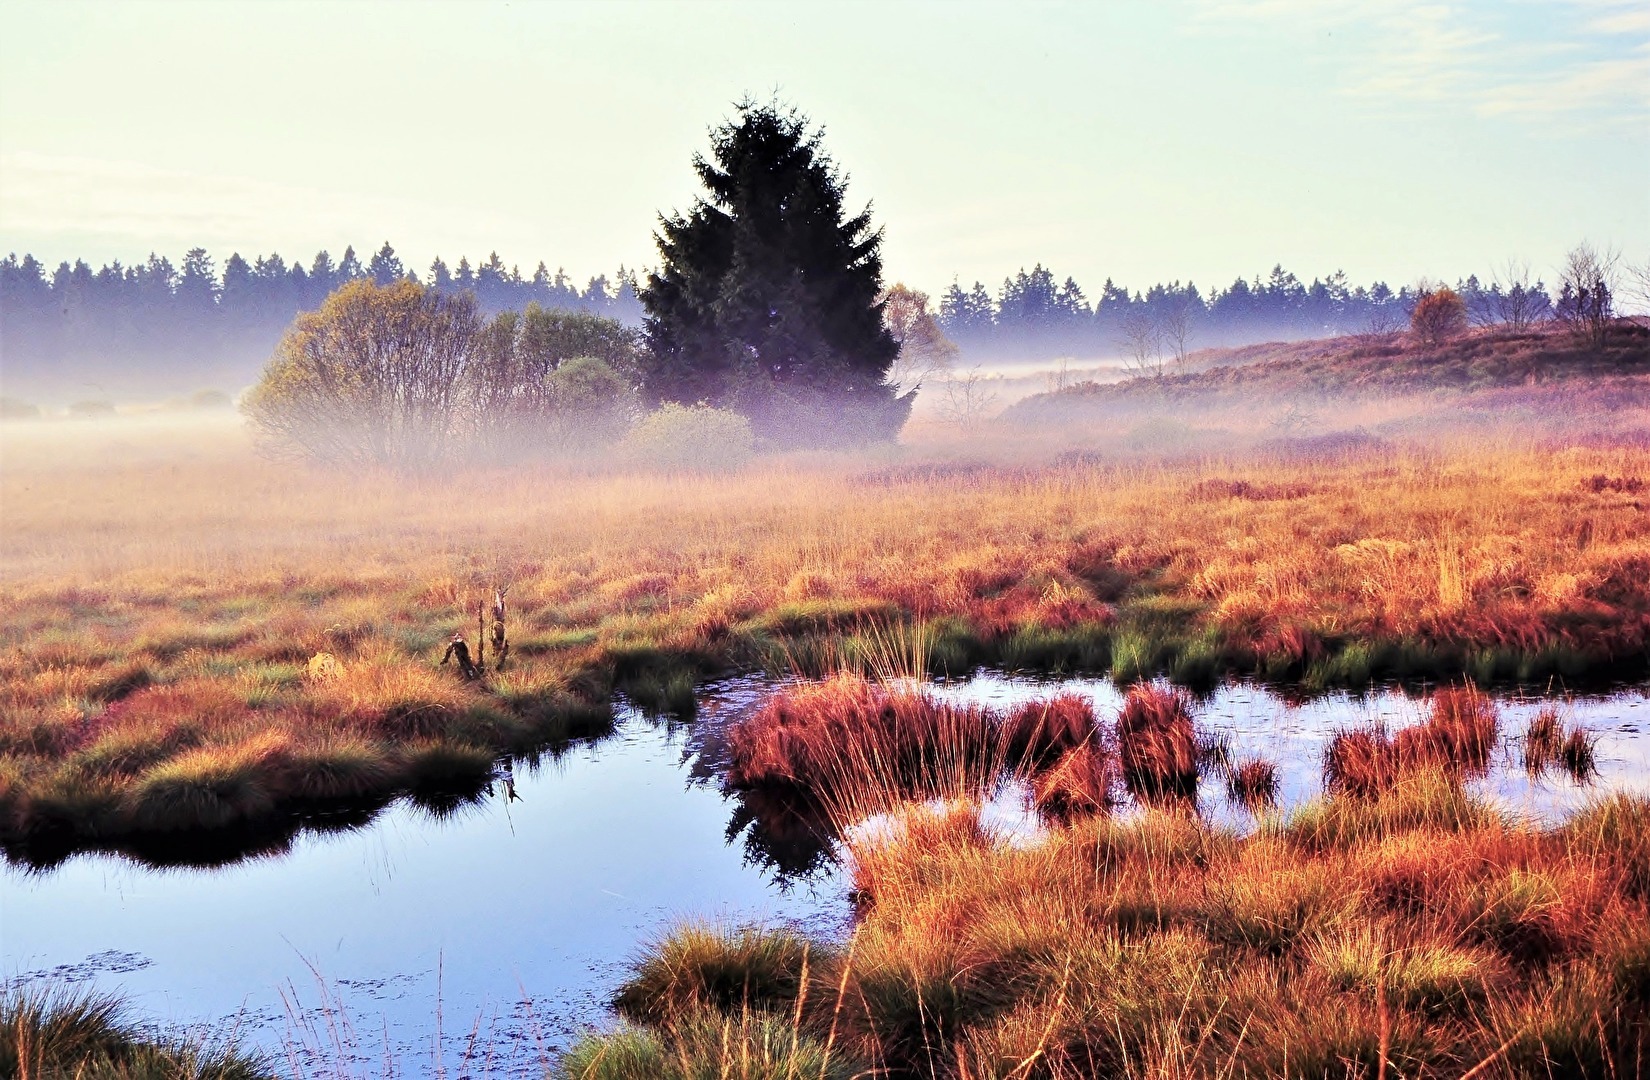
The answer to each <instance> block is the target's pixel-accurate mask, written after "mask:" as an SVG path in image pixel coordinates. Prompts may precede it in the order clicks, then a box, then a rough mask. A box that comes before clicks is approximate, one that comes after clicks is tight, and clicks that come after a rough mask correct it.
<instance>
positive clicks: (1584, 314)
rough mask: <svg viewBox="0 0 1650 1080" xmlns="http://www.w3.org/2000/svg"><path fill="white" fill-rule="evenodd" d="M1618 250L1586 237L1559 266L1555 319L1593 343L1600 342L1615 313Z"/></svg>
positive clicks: (1578, 335)
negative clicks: (1598, 246)
mask: <svg viewBox="0 0 1650 1080" xmlns="http://www.w3.org/2000/svg"><path fill="white" fill-rule="evenodd" d="M1620 260H1621V253H1620V252H1619V251H1617V250H1616V249H1614V248H1605V249H1603V250H1599V249H1597V248H1595V247H1593V245H1592V244H1590V243H1588V242H1587V241H1585V240H1584V241H1582V242H1581V243H1579V244H1577V245H1576V246H1575V247H1573V248H1571V249H1570V253H1569V254H1568V255H1566V256H1565V258H1564V265H1563V266H1562V267H1561V268H1560V269H1559V272H1558V281H1559V294H1558V303H1557V305H1556V306H1555V314H1556V315H1557V317H1558V320H1559V321H1560V322H1561V323H1563V324H1564V325H1565V326H1567V327H1569V328H1570V330H1571V332H1573V333H1574V334H1575V335H1576V336H1577V337H1579V338H1581V339H1582V340H1583V341H1586V342H1587V343H1588V344H1590V345H1593V346H1594V347H1600V346H1602V345H1603V344H1604V341H1605V338H1606V337H1607V336H1608V334H1609V332H1610V322H1611V320H1612V319H1613V318H1614V317H1615V294H1616V277H1617V274H1616V266H1617V264H1618V263H1619V262H1620Z"/></svg>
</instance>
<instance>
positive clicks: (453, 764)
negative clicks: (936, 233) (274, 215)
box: [0, 417, 1650, 857]
mask: <svg viewBox="0 0 1650 1080" xmlns="http://www.w3.org/2000/svg"><path fill="white" fill-rule="evenodd" d="M1614 422H1617V423H1619V422H1624V421H1621V418H1620V417H1618V418H1617V420H1616V421H1614ZM101 430H103V429H93V431H92V433H79V434H77V435H76V436H75V438H74V440H73V441H62V440H65V439H68V438H69V436H67V435H62V434H60V433H56V432H54V431H50V430H45V429H42V430H40V431H34V430H31V431H29V432H24V433H21V434H19V433H18V432H16V431H8V432H6V433H5V434H4V438H5V440H6V442H5V445H4V450H5V469H4V471H3V472H0V502H3V503H4V505H5V508H6V511H5V530H4V533H3V535H0V566H3V567H4V580H3V583H0V646H3V652H0V839H3V840H4V842H5V843H6V844H7V846H8V849H9V850H12V851H13V852H14V853H17V852H19V851H22V850H24V849H25V848H31V849H35V850H40V851H44V852H45V853H46V855H47V856H48V857H56V854H54V853H57V854H60V853H63V852H67V851H71V850H75V849H76V848H79V847H86V846H104V847H108V846H116V847H130V846H132V845H134V844H138V843H140V842H163V841H165V840H166V838H168V837H174V836H177V835H180V834H183V833H194V832H198V831H199V830H202V829H208V830H212V831H214V832H216V833H218V834H221V835H228V834H231V833H234V832H235V831H236V830H241V831H243V832H245V833H247V834H249V837H248V838H247V839H245V840H237V841H235V843H246V842H256V843H265V844H268V843H279V842H280V837H281V836H282V835H283V830H285V829H287V828H288V825H289V823H290V822H292V821H294V820H303V819H304V817H305V815H310V814H312V813H313V812H314V811H315V810H316V809H323V810H327V811H329V812H333V813H336V812H340V811H341V810H343V809H349V810H350V811H351V812H361V810H360V808H361V807H362V806H367V807H369V808H370V806H371V805H373V804H374V803H375V801H376V802H377V803H379V804H381V803H382V801H383V800H386V799H388V798H391V797H393V796H395V795H396V794H397V793H400V792H408V791H414V792H416V791H420V790H423V791H428V792H431V793H432V794H433V795H434V796H436V797H438V798H439V797H445V796H444V793H446V792H451V791H453V790H457V791H459V792H462V791H464V790H466V789H474V788H475V787H476V786H477V785H481V784H485V782H486V777H487V773H488V771H489V769H490V768H491V761H492V760H493V758H494V756H495V755H497V754H501V753H511V752H522V751H527V750H531V749H534V748H543V747H552V748H554V747H555V746H557V745H561V744H562V743H563V742H564V741H565V740H567V739H570V738H576V737H580V736H584V735H589V734H599V733H601V732H603V731H605V730H607V729H608V726H609V725H610V723H611V714H610V711H609V702H610V701H611V700H612V698H613V696H614V695H615V694H616V693H623V694H626V695H628V696H629V697H630V699H632V700H634V701H636V702H638V703H639V704H642V705H643V706H644V707H647V708H652V709H662V710H675V711H682V710H688V709H691V707H692V706H691V701H692V686H693V683H694V681H695V680H696V679H701V678H704V677H705V676H707V675H709V674H711V673H714V672H724V671H733V670H759V669H764V668H767V669H773V670H780V671H793V670H800V671H803V672H809V673H818V672H823V671H829V670H836V669H840V668H845V667H846V668H855V667H860V668H871V669H874V668H876V667H878V666H879V665H881V664H885V663H886V662H887V661H888V660H889V658H890V657H895V658H906V657H910V656H912V655H913V654H916V655H917V657H918V659H919V660H920V662H921V663H923V664H924V665H925V666H927V667H928V668H930V669H931V670H948V671H952V672H958V671H962V670H965V669H967V668H969V667H971V666H973V665H976V664H980V663H994V664H1002V665H1005V666H1008V667H1012V668H1020V669H1025V670H1039V671H1058V670H1067V671H1070V670H1078V669H1082V670H1091V671H1105V670H1109V671H1111V672H1113V673H1114V674H1116V675H1117V676H1118V677H1120V678H1123V679H1132V678H1135V677H1138V676H1141V675H1145V674H1150V673H1154V672H1166V673H1168V674H1169V675H1171V676H1172V677H1174V678H1175V679H1177V680H1178V681H1180V682H1182V683H1184V684H1187V685H1193V686H1197V685H1207V684H1209V683H1211V682H1213V681H1214V680H1216V679H1218V678H1220V677H1222V676H1224V675H1228V674H1256V675H1260V676H1262V677H1266V678H1271V679H1277V680H1285V681H1288V682H1289V683H1291V684H1292V685H1295V686H1297V687H1299V688H1301V689H1302V691H1303V692H1307V693H1310V692H1313V691H1316V690H1322V689H1327V688H1333V687H1339V686H1350V687H1360V686H1364V685H1368V684H1369V683H1370V682H1371V681H1373V680H1377V679H1385V678H1430V679H1449V678H1459V677H1462V676H1465V677H1468V678H1471V679H1475V680H1477V681H1479V682H1482V683H1492V682H1496V681H1507V680H1514V679H1522V680H1527V681H1544V680H1548V679H1553V678H1558V679H1562V680H1565V681H1566V682H1567V683H1569V684H1571V685H1573V684H1574V683H1575V682H1576V681H1579V680H1586V679H1589V678H1596V679H1602V678H1606V677H1610V676H1613V675H1621V674H1626V675H1637V674H1640V673H1642V672H1643V671H1644V670H1645V667H1646V660H1647V649H1646V643H1647V641H1650V515H1647V514H1646V512H1645V509H1644V507H1645V505H1646V500H1647V499H1650V495H1647V494H1646V492H1645V489H1644V484H1645V480H1644V478H1646V477H1650V450H1646V449H1645V444H1644V443H1643V442H1642V441H1639V442H1634V441H1633V440H1632V439H1628V438H1625V437H1623V438H1619V439H1616V440H1614V441H1613V442H1607V443H1601V442H1600V441H1599V440H1597V439H1592V440H1587V441H1580V442H1576V443H1575V444H1555V443H1554V442H1553V441H1552V438H1551V437H1550V436H1549V435H1546V434H1543V435H1542V436H1541V437H1540V438H1533V437H1529V436H1528V434H1527V433H1513V432H1502V433H1499V434H1496V435H1494V436H1493V437H1491V436H1485V435H1482V434H1475V435H1472V436H1470V437H1469V436H1456V437H1450V438H1441V437H1428V438H1427V439H1424V440H1421V439H1412V440H1404V439H1398V438H1379V439H1367V438H1366V439H1362V440H1357V439H1354V440H1352V441H1350V442H1348V441H1347V440H1344V439H1342V440H1340V441H1336V439H1329V440H1327V441H1320V442H1317V443H1311V442H1310V441H1309V442H1308V443H1307V444H1302V443H1301V442H1300V441H1299V440H1296V441H1295V442H1293V443H1290V444H1289V446H1288V447H1284V448H1280V447H1279V446H1278V445H1277V444H1276V440H1275V439H1271V437H1270V436H1263V435H1262V434H1261V433H1257V434H1256V436H1255V438H1254V439H1253V440H1252V441H1251V443H1250V444H1247V446H1246V447H1239V448H1236V449H1231V450H1227V451H1222V452H1220V453H1218V454H1208V455H1192V454H1188V453H1178V452H1177V453H1166V452H1161V451H1152V452H1147V451H1142V450H1140V449H1138V448H1137V447H1135V446H1134V444H1133V443H1131V442H1130V441H1129V439H1127V438H1122V437H1113V436H1112V435H1111V434H1110V433H1108V431H1106V430H1096V431H1088V432H1082V433H1079V434H1081V435H1082V437H1083V438H1084V439H1085V440H1086V445H1088V446H1089V447H1090V449H1088V450H1085V451H1084V452H1083V453H1082V454H1076V455H1073V454H1064V455H1058V454H1055V453H1052V452H1050V448H1049V447H1046V446H1035V447H1027V446H1024V445H1021V444H1019V443H1016V442H1013V441H998V442H992V441H989V440H984V441H982V440H975V441H973V442H971V443H970V444H969V449H970V451H972V452H975V453H979V454H989V455H991V458H989V459H985V460H968V461H959V460H958V459H957V458H956V457H955V456H952V457H946V456H945V455H946V454H947V453H949V452H951V451H954V450H955V449H956V447H955V445H954V444H951V443H940V442H934V443H931V444H918V445H915V446H913V447H910V448H906V449H904V450H898V451H894V450H890V451H887V452H885V453H883V454H882V455H881V456H876V455H870V456H860V457H835V458H826V459H819V460H799V459H772V460H768V461H766V462H763V463H761V464H759V465H757V466H753V467H750V468H747V469H745V470H743V471H740V472H737V473H733V474H725V475H703V474H661V473H645V472H624V471H602V470H590V469H583V470H581V469H573V468H557V467H551V466H521V467H518V468H512V469H511V470H509V471H502V472H499V473H495V474H475V475H466V476H465V477H463V478H461V481H460V480H455V479H453V478H431V479H428V480H424V481H416V480H407V479H401V478H395V477H387V476H371V475H344V474H337V473H312V472H306V471H304V470H301V469H295V468H293V467H291V466H285V465H279V464H276V463H271V462H265V461H261V460H259V459H257V458H255V457H253V456H251V455H250V453H249V452H248V451H247V449H246V447H245V446H244V443H243V442H242V441H241V438H242V437H241V436H240V435H239V434H238V432H236V431H235V430H233V429H225V430H221V431H204V432H202V431H196V430H194V429H190V430H188V431H186V432H183V433H173V434H167V433H160V434H154V433H151V434H149V435H145V434H143V433H142V431H139V430H138V429H133V430H131V431H128V430H126V429H118V428H117V429H110V433H109V434H107V435H105V436H101V437H102V438H104V439H106V440H107V441H105V442H102V443H100V442H98V439H99V438H100V436H98V435H97V434H96V431H101ZM1068 434H1071V433H1068ZM1072 437H1076V436H1075V435H1072ZM145 440H147V441H145ZM168 440H170V441H168ZM665 523H668V524H665ZM501 585H505V586H508V590H509V591H508V600H509V607H510V615H509V625H510V639H511V643H512V648H511V653H510V658H509V662H508V664H507V665H506V667H505V669H504V670H503V671H501V672H498V673H495V674H490V675H489V676H488V677H487V678H486V679H485V680H483V681H479V682H466V681H464V680H462V679H460V678H459V677H457V676H456V675H455V674H454V673H453V669H452V667H451V665H449V666H448V667H446V668H442V667H440V666H439V665H438V661H439V659H440V657H441V654H442V650H443V648H444V646H445V643H446V641H447V639H448V638H449V637H450V636H451V635H452V634H453V633H454V632H455V631H464V632H466V633H468V634H473V633H474V630H475V625H476V610H477V605H478V604H479V603H481V602H482V601H484V600H486V599H488V598H490V597H491V596H492V593H493V590H494V588H495V587H498V586H501ZM320 654H325V655H326V657H329V658H330V659H327V660H322V661H316V657H317V656H318V655H320ZM294 815H296V818H295V817H294ZM336 820H344V821H347V820H348V818H347V817H344V818H339V819H336ZM231 846H233V845H231ZM156 857H161V856H159V855H157V856H156Z"/></svg>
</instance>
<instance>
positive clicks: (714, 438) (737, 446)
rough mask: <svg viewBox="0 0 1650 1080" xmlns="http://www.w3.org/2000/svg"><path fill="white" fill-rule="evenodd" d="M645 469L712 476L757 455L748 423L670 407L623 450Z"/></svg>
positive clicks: (645, 421) (651, 417)
mask: <svg viewBox="0 0 1650 1080" xmlns="http://www.w3.org/2000/svg"><path fill="white" fill-rule="evenodd" d="M620 449H621V451H622V452H623V454H624V456H625V457H626V458H627V459H629V460H630V461H633V462H636V463H638V464H642V465H651V466H655V467H659V468H665V469H684V470H690V471H699V472H714V471H719V470H724V469H737V468H738V467H739V466H741V465H743V464H744V463H745V462H747V461H749V460H750V458H751V455H752V454H753V453H755V450H756V436H755V434H754V433H753V432H752V431H751V424H750V421H749V420H747V419H745V418H744V417H743V416H740V415H739V414H738V413H736V412H731V411H729V410H727V409H715V408H711V407H710V406H709V405H694V406H691V407H688V406H684V405H676V404H673V403H671V404H666V405H663V406H661V407H660V408H659V409H658V410H656V411H654V412H651V413H649V414H648V415H647V416H645V417H643V418H642V420H641V422H640V423H638V424H637V425H636V426H635V427H634V428H632V429H631V430H630V433H629V434H628V435H626V436H625V438H624V442H623V443H622V444H621V446H620Z"/></svg>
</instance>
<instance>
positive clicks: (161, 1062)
mask: <svg viewBox="0 0 1650 1080" xmlns="http://www.w3.org/2000/svg"><path fill="white" fill-rule="evenodd" d="M276 1075H277V1073H276V1070H275V1068H274V1066H273V1064H272V1063H271V1062H269V1061H266V1060H265V1059H264V1058H262V1057H261V1056H259V1055H257V1054H253V1053H249V1052H247V1051H244V1050H242V1049H241V1048H240V1047H239V1046H238V1045H236V1043H235V1042H234V1041H233V1040H232V1039H222V1038H214V1037H210V1036H204V1037H194V1038H188V1037H178V1038H173V1039H156V1038H154V1037H152V1036H149V1035H145V1034H142V1033H140V1032H139V1031H138V1030H137V1028H136V1027H135V1026H134V1025H133V1024H132V1023H131V1022H130V1021H129V1020H128V1019H127V1017H126V1013H125V1009H124V1007H123V1006H122V1004H121V1002H120V1001H119V999H117V998H114V997H110V996H108V995H102V994H93V993H85V992H81V991H78V990H75V989H72V988H67V987H63V986H58V985H48V984H44V983H23V982H7V983H0V1076H7V1077H15V1078H16V1080H70V1078H77V1080H273V1078H274V1077H275V1076H276Z"/></svg>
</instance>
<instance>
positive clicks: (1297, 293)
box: [938, 263, 1554, 356]
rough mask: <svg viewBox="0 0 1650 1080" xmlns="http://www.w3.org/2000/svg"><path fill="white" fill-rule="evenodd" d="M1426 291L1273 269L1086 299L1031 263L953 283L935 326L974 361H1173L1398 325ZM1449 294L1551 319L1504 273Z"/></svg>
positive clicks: (1547, 300) (1525, 284)
mask: <svg viewBox="0 0 1650 1080" xmlns="http://www.w3.org/2000/svg"><path fill="white" fill-rule="evenodd" d="M1436 287H1437V285H1436V283H1424V282H1423V283H1421V284H1419V285H1403V286H1400V287H1399V288H1398V289H1396V290H1395V289H1393V288H1392V287H1391V286H1389V285H1388V284H1387V283H1386V282H1384V281H1376V282H1374V283H1373V284H1371V285H1368V286H1364V285H1353V284H1352V283H1351V282H1350V281H1349V280H1348V279H1347V276H1346V274H1345V273H1343V272H1341V271H1336V272H1335V273H1333V274H1330V275H1328V276H1326V277H1315V278H1313V279H1312V281H1311V283H1310V284H1307V283H1305V282H1302V281H1301V280H1300V278H1298V277H1296V276H1295V275H1294V274H1292V273H1290V272H1289V271H1287V270H1285V269H1284V268H1283V267H1282V266H1281V265H1280V266H1274V267H1273V268H1272V272H1271V273H1270V274H1269V275H1268V276H1266V277H1265V278H1262V277H1260V276H1258V275H1257V276H1256V277H1255V278H1254V279H1253V280H1249V281H1246V280H1244V279H1243V278H1241V277H1240V278H1238V279H1236V280H1235V281H1233V282H1232V284H1231V285H1229V286H1227V287H1226V288H1224V289H1220V288H1216V289H1212V290H1210V291H1208V292H1206V293H1205V292H1203V291H1202V290H1200V289H1199V288H1198V286H1197V285H1196V284H1194V283H1192V282H1187V283H1185V284H1181V283H1180V282H1179V281H1173V282H1169V283H1166V284H1164V283H1159V284H1156V285H1152V286H1151V287H1150V288H1148V289H1146V290H1145V291H1144V292H1141V291H1134V292H1130V290H1129V289H1127V288H1125V287H1124V286H1121V285H1118V284H1116V283H1115V282H1113V280H1112V279H1111V278H1107V279H1106V281H1105V284H1104V285H1102V286H1101V287H1100V292H1099V294H1098V295H1097V296H1095V297H1094V298H1093V300H1092V301H1091V300H1090V298H1089V295H1088V294H1087V293H1086V292H1085V291H1084V289H1083V287H1082V286H1080V285H1079V284H1078V283H1077V282H1076V281H1075V280H1073V279H1072V278H1070V277H1067V278H1065V280H1064V281H1061V280H1059V279H1057V278H1056V277H1055V275H1054V273H1053V271H1051V270H1049V269H1047V268H1045V267H1044V266H1043V265H1042V264H1040V263H1039V264H1037V265H1036V266H1034V267H1033V268H1032V269H1031V270H1030V271H1027V270H1025V269H1024V268H1021V269H1020V270H1019V272H1018V273H1016V274H1014V275H1013V276H1011V277H1008V278H1005V279H1004V280H1003V283H1002V285H1001V286H1000V287H999V288H998V289H997V291H996V292H995V293H994V294H993V293H992V292H991V291H990V290H988V289H987V288H986V286H985V285H984V283H982V282H979V281H976V282H975V283H974V285H973V287H972V288H969V289H964V288H963V287H962V286H961V285H960V284H959V283H957V282H953V283H952V284H951V287H950V288H948V289H946V290H945V292H944V293H942V294H941V295H940V299H939V312H938V321H939V325H940V328H941V329H942V330H944V331H945V334H946V336H947V337H949V338H951V339H952V340H953V341H955V342H956V343H957V344H958V345H959V346H961V347H962V348H963V349H964V350H965V351H967V352H969V353H971V354H975V355H981V354H984V355H994V354H997V355H1005V356H1006V355H1013V356H1027V355H1032V356H1037V355H1045V356H1048V355H1062V354H1063V355H1105V354H1109V353H1118V352H1125V353H1126V352H1130V351H1135V350H1144V349H1156V350H1159V351H1162V352H1165V353H1174V352H1176V351H1184V350H1185V349H1186V348H1188V347H1190V348H1204V347H1208V346H1217V345H1244V344H1250V343H1254V342H1260V341H1278V340H1293V339H1299V338H1316V337H1333V336H1338V335H1341V334H1363V333H1384V332H1388V331H1392V330H1396V329H1398V328H1400V327H1402V326H1405V325H1407V324H1408V321H1409V316H1410V312H1411V311H1412V310H1413V308H1414V306H1415V303H1416V301H1417V300H1418V299H1419V298H1420V297H1421V296H1422V295H1424V294H1425V293H1427V292H1429V291H1431V290H1432V289H1434V288H1436ZM1454 291H1455V293H1457V294H1458V295H1459V296H1460V297H1461V299H1462V301H1463V303H1464V305H1465V307H1466V311H1467V313H1468V315H1469V317H1470V318H1471V319H1472V320H1473V321H1474V322H1476V323H1478V324H1480V325H1494V324H1500V323H1509V322H1510V323H1514V324H1518V323H1524V324H1530V323H1534V322H1537V321H1540V320H1541V319H1543V318H1545V317H1547V316H1548V315H1549V314H1551V313H1552V310H1553V304H1554V302H1553V300H1552V298H1551V297H1550V296H1549V295H1548V293H1547V290H1546V286H1545V285H1544V284H1543V283H1542V282H1541V281H1539V280H1536V281H1531V280H1530V278H1529V276H1528V273H1527V272H1521V271H1520V270H1519V268H1518V267H1516V266H1512V267H1511V268H1510V269H1509V271H1508V272H1504V273H1500V274H1497V275H1496V276H1495V278H1494V279H1492V280H1491V281H1490V282H1488V283H1487V284H1486V283H1485V282H1483V281H1481V280H1480V279H1479V278H1478V277H1477V275H1473V276H1470V277H1467V278H1465V279H1464V280H1461V281H1458V282H1457V283H1456V284H1455V286H1454Z"/></svg>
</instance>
